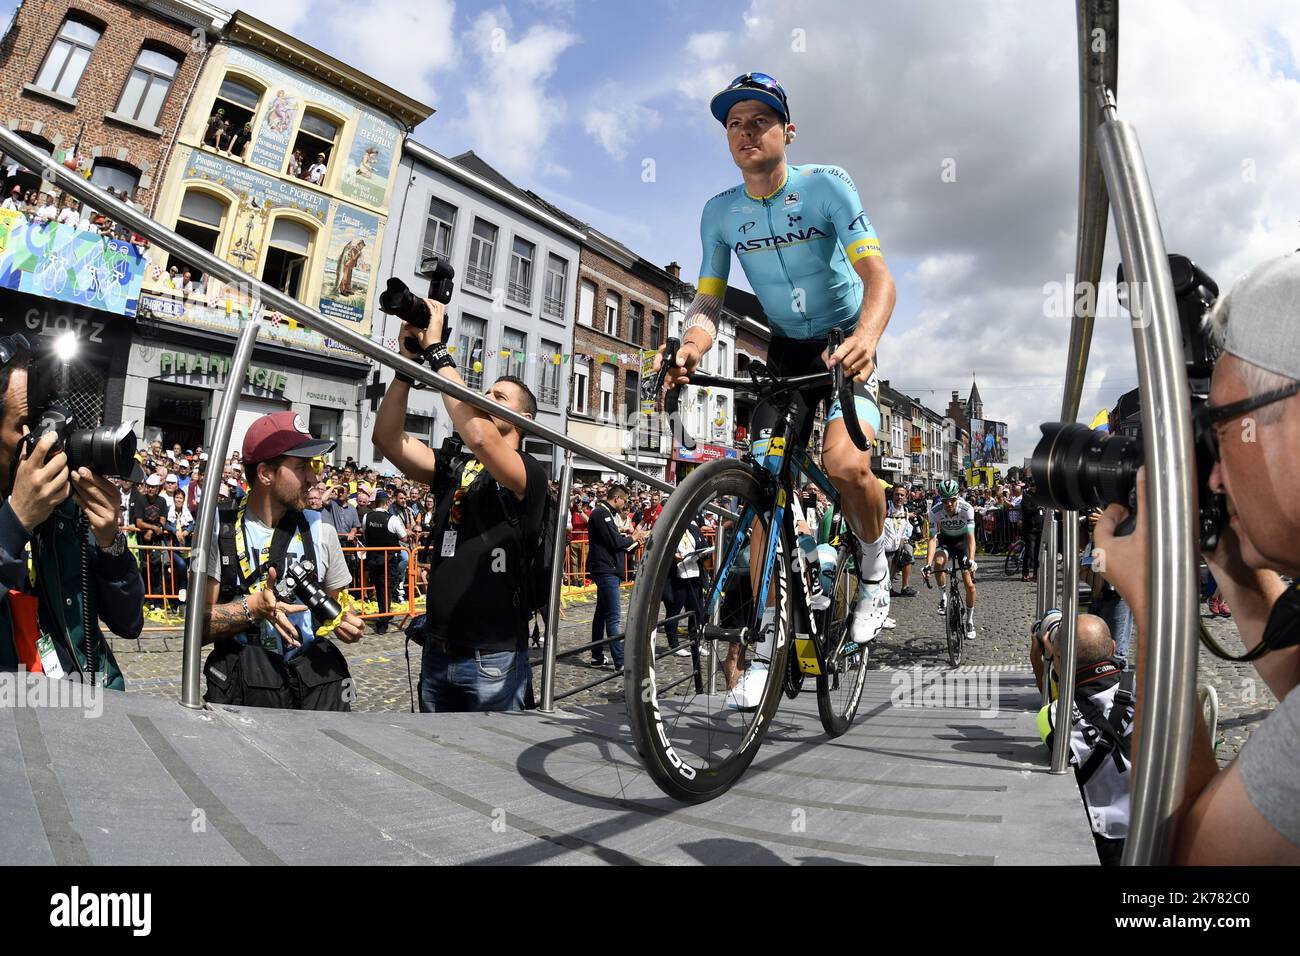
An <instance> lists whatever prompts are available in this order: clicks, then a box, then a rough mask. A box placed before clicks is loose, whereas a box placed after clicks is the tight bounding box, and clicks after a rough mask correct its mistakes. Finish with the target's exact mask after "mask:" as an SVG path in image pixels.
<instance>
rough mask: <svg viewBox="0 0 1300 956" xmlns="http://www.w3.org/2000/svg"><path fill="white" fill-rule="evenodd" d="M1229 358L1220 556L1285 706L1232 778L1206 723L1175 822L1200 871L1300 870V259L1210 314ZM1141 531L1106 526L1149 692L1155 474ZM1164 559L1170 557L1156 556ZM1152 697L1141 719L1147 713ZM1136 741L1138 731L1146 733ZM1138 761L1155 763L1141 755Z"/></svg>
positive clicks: (1238, 618)
mask: <svg viewBox="0 0 1300 956" xmlns="http://www.w3.org/2000/svg"><path fill="white" fill-rule="evenodd" d="M1209 320H1210V326H1211V328H1212V329H1213V330H1214V334H1215V335H1216V336H1217V337H1218V340H1219V342H1220V344H1221V346H1222V349H1223V353H1222V355H1221V356H1220V358H1219V360H1218V362H1216V363H1215V368H1214V375H1213V378H1212V379H1211V384H1210V402H1209V405H1208V406H1207V408H1206V413H1207V414H1206V419H1207V420H1206V421H1203V422H1202V424H1203V425H1204V426H1205V429H1206V431H1205V432H1204V435H1203V439H1202V440H1205V441H1206V442H1207V443H1208V444H1209V446H1210V448H1211V449H1212V450H1213V451H1214V453H1215V456H1216V458H1217V463H1216V464H1215V466H1214V470H1213V471H1212V472H1211V473H1210V487H1211V489H1212V490H1214V491H1216V492H1220V493H1223V494H1224V495H1226V497H1227V510H1228V514H1229V515H1230V518H1229V522H1228V525H1227V527H1225V528H1224V529H1223V532H1222V535H1221V536H1220V539H1219V545H1218V547H1217V548H1216V549H1215V551H1214V552H1213V553H1212V554H1207V555H1206V556H1205V557H1206V560H1207V562H1208V563H1209V565H1210V569H1211V570H1212V571H1213V572H1214V578H1215V580H1216V581H1217V582H1218V584H1219V588H1220V590H1221V591H1222V593H1223V597H1224V598H1225V599H1226V600H1227V601H1228V603H1229V604H1230V605H1231V606H1232V616H1233V623H1235V624H1236V626H1237V630H1238V632H1239V633H1240V635H1241V640H1242V643H1243V644H1244V645H1245V646H1246V648H1247V649H1252V648H1255V647H1257V646H1258V645H1259V644H1260V643H1261V642H1262V643H1264V644H1265V645H1266V646H1267V647H1268V648H1270V650H1268V652H1267V653H1265V654H1264V656H1262V657H1259V658H1257V659H1256V660H1255V662H1254V665H1255V669H1256V670H1257V671H1258V672H1259V675H1260V677H1262V678H1263V680H1264V681H1265V683H1267V684H1268V686H1269V689H1270V690H1272V691H1273V693H1274V695H1276V697H1277V699H1278V700H1279V701H1280V703H1279V704H1278V706H1277V708H1276V709H1275V710H1274V711H1273V712H1272V713H1271V714H1269V716H1268V717H1267V718H1266V719H1265V720H1264V722H1263V723H1261V724H1260V725H1259V727H1258V728H1256V730H1255V732H1254V734H1253V735H1252V736H1251V738H1250V739H1249V740H1248V741H1246V744H1245V746H1244V747H1242V749H1241V753H1240V755H1239V756H1238V757H1237V759H1236V760H1234V761H1233V762H1232V763H1231V764H1229V765H1228V767H1227V768H1226V769H1224V770H1220V769H1219V767H1218V763H1217V762H1216V760H1215V757H1214V750H1213V747H1212V744H1211V742H1210V739H1209V734H1208V732H1207V730H1206V727H1205V722H1204V721H1203V720H1202V719H1201V717H1200V716H1199V714H1198V715H1197V716H1196V717H1195V718H1194V731H1195V732H1194V736H1193V739H1192V752H1191V756H1190V760H1189V766H1188V775H1187V789H1186V793H1185V795H1184V799H1183V801H1182V803H1181V804H1180V805H1179V806H1178V807H1177V808H1176V809H1175V810H1174V817H1173V819H1172V821H1171V823H1170V826H1171V833H1172V842H1171V849H1172V858H1173V859H1174V861H1175V862H1178V863H1188V864H1236V863H1250V864H1286V863H1290V864H1296V863H1300V692H1297V690H1296V685H1297V683H1300V647H1297V646H1296V645H1297V644H1300V589H1298V588H1297V585H1296V584H1295V583H1290V584H1287V583H1284V582H1283V580H1282V578H1281V577H1280V576H1279V574H1278V572H1279V571H1280V572H1282V573H1285V574H1287V575H1292V576H1294V575H1296V574H1297V572H1298V571H1300V508H1297V502H1300V254H1296V253H1291V254H1289V255H1285V256H1280V257H1278V258H1276V259H1272V260H1269V261H1268V262H1265V263H1263V264H1262V265H1260V266H1258V267H1256V268H1255V269H1254V270H1252V271H1251V272H1250V273H1249V274H1247V275H1246V277H1245V278H1243V279H1241V280H1240V281H1239V282H1238V283H1237V284H1236V286H1235V287H1234V288H1233V289H1232V292H1231V293H1229V294H1228V295H1225V296H1223V297H1221V298H1220V299H1219V300H1218V301H1217V302H1216V303H1215V305H1214V308H1213V309H1212V310H1211V311H1210V315H1209ZM1137 500H1138V502H1139V505H1138V509H1137V521H1136V527H1135V529H1134V530H1133V532H1132V533H1131V534H1129V535H1125V536H1123V537H1116V535H1115V529H1116V526H1117V525H1118V524H1119V522H1120V521H1121V520H1122V519H1123V518H1125V517H1126V516H1127V509H1126V508H1124V507H1122V506H1120V505H1112V506H1111V507H1110V508H1107V509H1106V511H1105V512H1104V513H1103V514H1102V516H1101V519H1100V520H1099V521H1098V522H1097V530H1096V543H1097V546H1098V548H1100V549H1102V550H1103V551H1104V553H1105V557H1106V561H1105V572H1104V573H1105V575H1106V577H1107V579H1108V580H1110V581H1111V583H1113V584H1114V585H1115V587H1116V588H1118V589H1119V592H1120V594H1121V595H1123V597H1124V599H1125V600H1126V601H1127V602H1128V604H1129V605H1130V607H1132V609H1133V616H1134V618H1135V619H1136V622H1137V632H1138V639H1137V669H1138V678H1139V680H1138V686H1139V687H1140V686H1141V676H1142V674H1141V672H1142V668H1143V667H1144V666H1145V663H1146V651H1147V641H1148V640H1149V639H1150V637H1151V635H1149V634H1147V633H1146V624H1147V607H1148V600H1149V598H1148V589H1149V585H1148V575H1149V573H1150V565H1149V563H1148V560H1149V558H1148V554H1147V508H1146V507H1145V505H1146V503H1147V501H1148V499H1147V497H1146V476H1145V473H1144V472H1139V474H1138V489H1137ZM1151 557H1152V558H1154V557H1156V556H1151ZM1142 706H1143V704H1142V702H1139V710H1138V718H1139V722H1140V721H1141V719H1142V717H1143V713H1142V709H1141V707H1142ZM1134 737H1135V743H1136V740H1137V739H1138V735H1137V734H1135V735H1134ZM1133 759H1134V763H1136V764H1138V765H1139V766H1140V765H1141V760H1142V756H1141V754H1140V753H1137V752H1135V754H1134V758H1133Z"/></svg>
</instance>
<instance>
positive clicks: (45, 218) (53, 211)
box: [36, 193, 59, 226]
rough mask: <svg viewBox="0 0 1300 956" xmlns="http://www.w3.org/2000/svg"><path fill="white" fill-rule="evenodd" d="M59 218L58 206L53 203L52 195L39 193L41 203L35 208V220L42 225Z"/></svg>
mask: <svg viewBox="0 0 1300 956" xmlns="http://www.w3.org/2000/svg"><path fill="white" fill-rule="evenodd" d="M58 218H59V207H58V206H56V205H54V197H53V196H51V195H49V194H48V193H41V204H40V205H39V206H38V207H37V208H36V221H37V222H38V223H39V224H40V225H42V226H44V225H46V224H47V223H51V222H53V221H54V220H56V219H58Z"/></svg>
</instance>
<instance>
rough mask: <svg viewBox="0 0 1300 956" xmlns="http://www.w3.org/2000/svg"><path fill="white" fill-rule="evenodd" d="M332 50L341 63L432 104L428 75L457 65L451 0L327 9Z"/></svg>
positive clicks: (386, 0) (395, 0)
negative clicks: (343, 55)
mask: <svg viewBox="0 0 1300 956" xmlns="http://www.w3.org/2000/svg"><path fill="white" fill-rule="evenodd" d="M333 11H334V13H333V24H334V26H333V30H334V35H335V36H336V37H337V39H338V43H337V45H336V49H338V50H340V51H343V50H346V51H347V57H346V58H347V61H348V62H349V63H352V64H353V65H355V66H357V67H359V68H360V69H362V70H364V71H366V72H367V73H369V74H370V75H371V76H373V77H374V78H375V79H377V80H380V81H382V82H384V83H387V84H388V85H389V86H392V87H394V88H395V89H398V90H400V91H401V92H403V93H406V94H408V95H409V96H414V97H415V98H416V99H419V100H422V101H423V102H425V103H427V104H429V105H430V106H435V107H436V106H437V103H436V102H434V101H435V99H436V96H435V92H434V87H433V82H432V79H431V76H432V74H434V73H438V72H441V71H444V70H446V69H449V68H451V67H452V66H454V65H455V64H456V62H457V48H456V42H455V33H454V30H453V26H452V23H453V19H454V17H455V14H456V5H455V3H454V2H452V0H422V2H421V3H419V4H413V3H411V2H410V0H368V2H367V3H366V4H365V5H364V6H357V5H356V4H352V3H346V2H339V3H337V4H336V5H335V6H334V7H333Z"/></svg>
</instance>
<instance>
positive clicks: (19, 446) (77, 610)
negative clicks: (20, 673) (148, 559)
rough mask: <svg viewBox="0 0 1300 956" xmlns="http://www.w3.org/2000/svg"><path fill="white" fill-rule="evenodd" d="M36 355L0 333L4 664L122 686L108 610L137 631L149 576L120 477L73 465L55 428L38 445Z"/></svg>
mask: <svg viewBox="0 0 1300 956" xmlns="http://www.w3.org/2000/svg"><path fill="white" fill-rule="evenodd" d="M32 363H33V353H32V348H31V345H30V344H29V343H28V341H27V339H26V338H25V337H24V336H21V335H15V336H8V337H5V338H0V491H2V492H3V493H4V494H5V495H6V499H5V501H4V504H3V505H0V588H3V591H4V597H3V598H2V600H3V608H0V671H15V670H18V669H19V668H24V669H26V670H28V671H43V672H44V673H45V674H47V675H49V676H50V677H52V678H58V677H69V678H70V679H72V680H78V681H81V682H84V683H90V684H97V685H100V686H104V687H110V688H113V689H114V690H123V689H124V686H125V684H124V681H123V679H122V673H121V671H120V670H119V669H118V666H117V661H116V660H115V659H114V657H113V652H112V649H111V648H110V647H109V645H108V642H107V641H105V640H104V635H103V633H102V631H101V630H100V620H101V619H102V620H103V622H104V623H105V624H106V625H108V628H109V630H111V631H112V632H113V633H114V634H117V635H119V636H121V637H125V638H128V639H131V638H135V637H138V636H139V634H140V631H141V630H142V629H143V627H144V616H143V613H142V609H143V603H144V582H143V581H142V580H141V579H140V572H139V569H138V568H137V567H136V563H135V558H134V557H133V556H132V555H131V553H130V552H129V551H128V550H127V547H126V535H124V534H122V533H121V532H120V531H119V530H118V517H119V502H120V498H119V494H118V489H117V487H116V486H115V485H114V484H113V483H112V481H111V480H109V479H108V478H104V477H100V476H99V475H95V474H93V473H92V472H91V471H90V470H89V469H88V468H85V467H80V468H77V469H76V471H72V472H70V471H69V467H68V456H67V454H66V453H65V452H64V451H61V450H60V451H55V450H54V446H55V444H56V441H57V439H58V436H57V435H56V434H54V433H53V432H48V433H46V434H44V435H42V436H41V437H40V439H39V440H38V441H36V443H35V446H34V447H29V443H28V442H27V440H26V437H27V435H28V434H29V431H30V428H29V424H30V423H31V422H32V421H33V420H34V419H35V418H36V415H37V413H38V412H39V411H40V409H37V408H32V407H29V404H28V400H29V395H28V393H29V378H31V377H32V376H33V374H34V373H33V365H32ZM136 477H139V476H138V475H137V476H136ZM29 544H30V545H31V547H32V559H31V560H32V570H33V571H34V572H35V573H34V574H30V575H29V573H28V566H27V565H28V561H27V555H26V553H25V552H26V549H27V547H28V545H29ZM83 562H84V566H83ZM86 582H94V584H93V586H91V587H90V588H89V589H87V588H86V587H85V583H86Z"/></svg>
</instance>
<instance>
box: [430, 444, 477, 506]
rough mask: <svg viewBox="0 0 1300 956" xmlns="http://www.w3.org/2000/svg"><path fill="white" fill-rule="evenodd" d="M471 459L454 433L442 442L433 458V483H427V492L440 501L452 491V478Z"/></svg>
mask: <svg viewBox="0 0 1300 956" xmlns="http://www.w3.org/2000/svg"><path fill="white" fill-rule="evenodd" d="M471 457H472V456H471V455H470V454H469V453H468V452H466V451H465V443H464V442H463V441H461V440H460V436H459V435H457V434H456V433H455V432H452V433H451V434H450V435H448V436H447V437H446V438H444V439H443V440H442V446H441V447H440V448H439V449H438V454H437V455H435V456H434V461H433V481H431V482H429V491H430V493H431V494H432V495H433V496H434V497H435V498H436V499H437V500H438V501H442V498H443V496H444V495H446V494H448V493H449V492H451V491H452V490H453V489H452V487H451V480H452V476H453V475H455V474H456V472H457V471H458V470H459V469H460V466H461V465H463V464H464V463H465V462H466V461H468V460H469V459H470V458H471Z"/></svg>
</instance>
